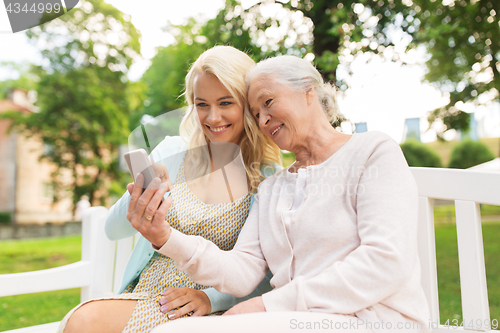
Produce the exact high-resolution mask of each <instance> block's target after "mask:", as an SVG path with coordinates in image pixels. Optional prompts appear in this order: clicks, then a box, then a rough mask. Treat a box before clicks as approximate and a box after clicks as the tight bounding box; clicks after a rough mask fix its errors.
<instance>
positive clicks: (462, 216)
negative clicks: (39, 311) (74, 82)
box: [0, 168, 500, 333]
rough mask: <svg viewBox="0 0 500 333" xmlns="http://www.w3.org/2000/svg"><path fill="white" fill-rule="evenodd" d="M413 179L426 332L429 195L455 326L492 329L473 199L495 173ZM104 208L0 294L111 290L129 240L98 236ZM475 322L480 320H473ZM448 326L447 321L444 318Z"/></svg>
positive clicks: (490, 188)
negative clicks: (69, 259) (443, 230)
mask: <svg viewBox="0 0 500 333" xmlns="http://www.w3.org/2000/svg"><path fill="white" fill-rule="evenodd" d="M412 172H413V175H414V177H415V179H416V181H417V184H418V191H419V195H420V198H419V200H420V202H419V234H418V242H419V256H420V260H421V265H422V286H423V288H424V291H425V294H426V296H427V299H428V301H429V308H430V312H431V321H432V323H430V324H433V325H434V328H433V329H432V332H450V328H448V327H446V326H442V325H439V327H436V325H437V323H439V321H440V318H439V304H438V287H437V270H436V251H435V240H434V217H433V204H432V203H433V202H432V201H433V198H439V199H448V200H455V207H456V216H457V218H456V220H457V222H456V223H457V233H458V235H457V236H458V248H459V263H460V284H461V291H462V314H463V318H464V321H463V322H464V325H465V326H468V325H469V323H471V322H472V323H473V325H474V326H473V327H459V328H456V330H457V331H466V332H484V331H486V332H495V331H492V330H490V331H489V330H487V329H485V324H484V323H491V321H490V314H489V304H488V294H487V286H486V274H485V265H484V253H483V241H482V232H481V219H480V214H479V203H485V204H492V205H500V173H484V172H473V171H469V170H452V169H434V168H412ZM106 213H107V210H106V208H104V207H93V208H91V209H89V210H88V211H87V212H86V214H85V216H84V218H83V225H82V260H81V261H79V262H77V263H73V264H69V265H65V266H62V267H57V268H51V269H47V270H41V271H34V272H27V273H16V274H4V275H0V297H1V296H10V295H19V294H27V293H35V292H43V291H51V290H60V289H68V288H81V300H82V301H85V300H88V299H91V298H95V297H101V296H106V295H112V294H114V293H116V291H117V288H119V285H120V281H121V276H122V274H123V271H124V269H125V264H126V262H127V260H128V257H129V255H130V252H131V251H132V248H133V245H134V239H133V238H129V239H125V240H120V241H118V242H111V241H109V240H107V238H106V236H105V235H104V230H103V229H104V220H105V218H106ZM478 321H481V325H478ZM58 324H59V323H51V324H45V325H38V326H32V327H27V328H22V329H19V330H13V331H9V332H15V333H26V332H33V333H34V332H37V333H40V332H43V333H49V332H55V330H56V328H57V326H58ZM450 325H452V326H453V323H450Z"/></svg>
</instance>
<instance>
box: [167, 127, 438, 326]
mask: <svg viewBox="0 0 500 333" xmlns="http://www.w3.org/2000/svg"><path fill="white" fill-rule="evenodd" d="M295 179H296V178H295V177H293V176H292V175H290V174H289V173H288V172H286V171H285V170H284V171H282V172H278V173H277V174H275V175H273V176H271V177H269V178H267V179H266V180H265V181H264V182H262V183H261V184H260V186H259V190H258V194H257V195H256V197H255V203H254V205H253V207H252V209H251V212H250V214H249V217H248V220H247V222H246V223H245V226H244V227H243V229H242V231H241V234H240V236H239V238H238V241H237V243H236V245H235V247H234V249H233V250H232V251H228V252H224V251H221V250H219V249H218V248H217V247H216V246H215V245H214V244H213V243H211V242H209V241H207V240H205V239H204V238H202V237H197V236H186V235H184V234H182V233H180V232H178V231H177V230H172V234H171V236H170V239H169V240H168V241H167V243H166V244H165V245H164V246H163V247H162V248H161V249H160V250H159V252H161V253H162V254H164V255H166V256H169V257H170V258H172V259H174V260H175V261H176V263H177V264H178V265H179V268H180V269H181V270H184V271H187V273H188V274H189V275H190V276H191V278H192V279H193V280H194V281H196V282H198V283H202V284H205V285H211V286H214V287H215V288H216V289H217V290H219V291H221V292H223V293H229V294H232V295H235V296H244V295H247V294H248V293H250V292H251V291H252V290H253V289H255V287H256V286H257V284H258V283H259V282H260V281H261V280H262V279H263V277H264V276H265V275H266V272H267V269H268V267H269V269H270V270H271V272H272V273H273V275H274V276H273V278H272V280H271V286H273V288H274V289H273V290H272V291H270V292H268V293H266V294H264V295H263V296H262V297H263V302H264V306H265V307H266V310H267V311H316V312H326V313H338V314H350V315H355V316H357V317H358V318H361V319H366V320H372V321H373V320H384V321H392V322H399V321H411V320H413V321H418V322H421V323H423V324H424V325H423V326H424V329H423V331H426V329H425V328H426V327H427V326H428V321H429V313H428V306H427V302H426V299H425V295H424V293H423V290H422V287H421V285H420V263H419V259H418V254H417V189H416V184H415V181H414V179H413V177H412V175H411V172H410V170H409V168H408V165H407V163H406V160H405V158H404V156H403V154H402V152H401V149H400V148H399V146H398V144H397V143H396V142H394V140H392V139H391V138H389V137H388V136H387V135H385V134H383V133H380V132H367V133H362V134H354V135H353V136H352V137H351V139H350V140H349V141H348V142H347V143H346V144H345V145H344V146H343V147H342V148H341V149H339V150H338V151H337V152H336V153H335V154H333V155H332V156H331V157H329V158H328V159H327V160H326V161H324V162H323V163H321V164H319V165H314V166H309V167H307V181H306V188H305V198H304V201H303V203H302V205H300V207H299V208H298V209H297V211H296V212H295V215H294V218H293V220H292V221H293V225H292V226H291V228H290V238H288V237H287V233H286V230H285V227H284V225H283V222H282V217H281V214H282V212H283V211H286V210H289V209H290V207H291V205H292V202H293V194H294V187H295ZM290 269H293V273H294V274H293V276H294V278H293V279H291V278H290Z"/></svg>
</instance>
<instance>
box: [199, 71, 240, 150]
mask: <svg viewBox="0 0 500 333" xmlns="http://www.w3.org/2000/svg"><path fill="white" fill-rule="evenodd" d="M193 84H194V86H193V91H194V105H195V108H196V111H197V112H198V117H199V118H200V123H201V126H202V127H203V133H205V135H206V137H207V138H208V139H209V140H210V142H232V143H235V144H239V142H240V140H241V138H242V136H243V132H244V125H243V107H242V106H239V105H238V101H237V100H236V98H234V97H233V96H232V95H231V93H230V92H229V91H228V90H227V89H226V88H225V87H224V85H223V84H222V83H221V82H220V81H219V79H218V78H217V77H216V76H215V75H213V74H206V73H200V74H198V75H196V77H195V78H194V83H193Z"/></svg>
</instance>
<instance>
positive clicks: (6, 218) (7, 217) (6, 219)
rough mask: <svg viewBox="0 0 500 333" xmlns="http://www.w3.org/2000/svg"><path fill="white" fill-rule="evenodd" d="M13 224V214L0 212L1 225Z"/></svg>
mask: <svg viewBox="0 0 500 333" xmlns="http://www.w3.org/2000/svg"><path fill="white" fill-rule="evenodd" d="M10 222H12V214H11V213H8V212H0V223H10Z"/></svg>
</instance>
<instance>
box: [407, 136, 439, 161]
mask: <svg viewBox="0 0 500 333" xmlns="http://www.w3.org/2000/svg"><path fill="white" fill-rule="evenodd" d="M400 146H401V150H402V151H403V154H404V155H405V158H406V161H407V162H408V165H409V166H412V167H435V168H440V167H441V158H440V157H439V155H438V154H437V153H436V152H435V151H434V150H432V148H430V147H429V146H427V145H425V144H423V143H422V142H420V141H417V140H414V139H409V140H406V141H405V142H404V143H402V144H401V145H400Z"/></svg>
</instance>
